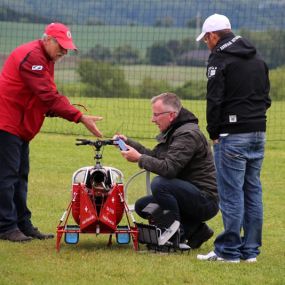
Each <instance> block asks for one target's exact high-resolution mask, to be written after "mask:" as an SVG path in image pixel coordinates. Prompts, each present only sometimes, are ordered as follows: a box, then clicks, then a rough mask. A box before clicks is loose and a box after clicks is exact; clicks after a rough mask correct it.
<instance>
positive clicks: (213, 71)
mask: <svg viewBox="0 0 285 285" xmlns="http://www.w3.org/2000/svg"><path fill="white" fill-rule="evenodd" d="M216 71H217V67H216V66H210V67H209V68H208V72H207V75H208V78H211V77H213V76H215V75H216Z"/></svg>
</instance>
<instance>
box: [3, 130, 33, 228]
mask: <svg viewBox="0 0 285 285" xmlns="http://www.w3.org/2000/svg"><path fill="white" fill-rule="evenodd" d="M28 174H29V143H28V142H25V141H23V140H21V139H20V138H19V137H17V136H15V135H12V134H10V133H7V132H4V131H1V130H0V233H3V232H6V231H9V230H12V229H16V228H17V227H19V228H20V229H21V228H22V229H23V228H29V227H31V226H32V224H31V222H30V219H31V212H30V211H29V209H28V208H27V191H28V187H27V186H28Z"/></svg>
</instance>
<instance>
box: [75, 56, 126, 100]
mask: <svg viewBox="0 0 285 285" xmlns="http://www.w3.org/2000/svg"><path fill="white" fill-rule="evenodd" d="M78 73H79V75H80V78H81V81H82V82H83V83H86V85H87V86H86V89H85V90H84V92H83V94H82V95H84V96H88V97H129V94H130V87H129V85H128V83H127V82H126V80H125V74H124V71H123V70H121V69H120V68H119V67H117V66H114V65H111V64H109V63H106V62H99V61H93V60H91V59H85V60H82V61H81V62H80V63H79V67H78Z"/></svg>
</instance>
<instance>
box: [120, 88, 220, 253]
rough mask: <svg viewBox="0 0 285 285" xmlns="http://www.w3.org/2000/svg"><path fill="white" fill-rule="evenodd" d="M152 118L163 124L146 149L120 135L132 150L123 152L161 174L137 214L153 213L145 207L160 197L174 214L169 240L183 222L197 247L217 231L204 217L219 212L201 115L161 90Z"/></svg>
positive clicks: (185, 232) (187, 237)
mask: <svg viewBox="0 0 285 285" xmlns="http://www.w3.org/2000/svg"><path fill="white" fill-rule="evenodd" d="M151 104H152V122H153V123H154V124H156V125H157V126H158V128H159V130H160V134H159V135H158V136H157V141H158V144H157V145H156V147H155V148H154V149H153V150H150V149H147V148H145V147H144V146H142V145H141V144H139V143H138V142H135V141H133V140H131V139H129V138H126V137H125V136H123V135H119V136H120V137H121V138H122V139H123V140H124V141H125V142H126V143H127V147H128V149H129V150H127V151H122V155H123V156H124V157H125V158H126V159H127V160H128V161H130V162H137V163H138V165H139V167H140V168H143V169H145V170H147V171H150V172H152V173H155V174H157V176H156V177H154V179H153V180H152V182H151V191H152V195H150V196H145V197H142V198H140V199H139V200H138V201H136V203H135V210H136V212H137V214H138V215H139V216H141V217H143V218H148V216H147V215H146V213H145V212H144V211H143V210H144V209H145V207H146V206H147V205H149V204H150V203H155V204H158V205H159V206H160V208H161V209H162V210H164V211H168V212H169V213H170V216H172V217H173V220H172V222H173V223H172V224H171V223H170V225H171V226H170V227H169V229H168V231H167V233H169V234H167V235H162V236H163V237H165V239H164V240H163V243H165V242H166V241H167V240H168V239H169V238H170V237H171V236H172V235H173V234H175V232H176V231H177V229H178V228H179V226H180V232H181V240H180V243H181V244H184V243H185V242H186V241H188V242H187V243H188V246H190V247H191V248H192V249H194V248H199V247H200V246H201V245H202V244H203V243H204V242H205V241H207V240H208V239H210V238H211V237H212V236H213V234H214V232H213V231H212V230H211V229H210V228H209V227H208V226H207V224H206V223H205V221H208V220H210V219H211V218H213V217H214V216H215V215H216V214H217V212H218V208H219V207H218V194H217V185H216V173H215V166H214V160H213V156H212V152H211V149H210V146H209V144H208V142H207V140H206V138H205V136H204V135H203V133H202V132H201V131H200V129H199V126H198V119H197V118H196V117H195V116H194V115H193V114H192V113H191V112H190V111H188V110H187V109H185V108H183V107H182V105H181V102H180V99H179V98H178V97H177V96H176V95H175V94H173V93H162V94H160V95H158V96H155V97H153V98H152V99H151Z"/></svg>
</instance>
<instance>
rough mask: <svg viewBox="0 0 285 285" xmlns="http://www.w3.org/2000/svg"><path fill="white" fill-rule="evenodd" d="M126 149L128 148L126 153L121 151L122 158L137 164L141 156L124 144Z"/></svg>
mask: <svg viewBox="0 0 285 285" xmlns="http://www.w3.org/2000/svg"><path fill="white" fill-rule="evenodd" d="M126 147H127V148H128V150H126V151H121V154H122V156H123V157H124V158H125V159H126V160H127V161H130V162H138V161H139V159H140V157H141V154H140V153H139V152H138V151H137V150H135V149H134V148H133V147H131V146H129V145H127V144H126Z"/></svg>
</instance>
